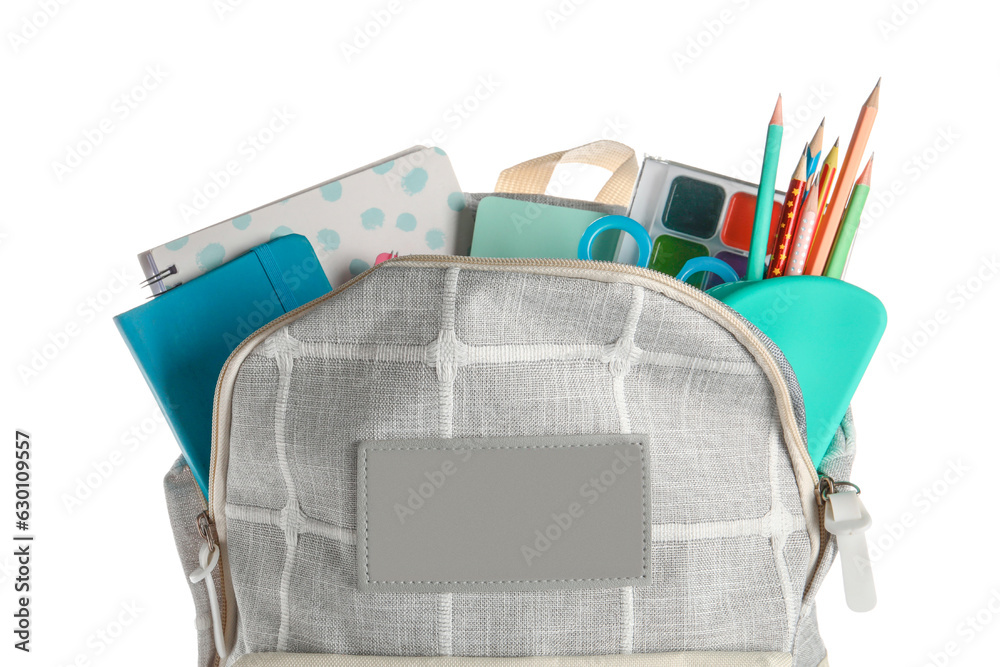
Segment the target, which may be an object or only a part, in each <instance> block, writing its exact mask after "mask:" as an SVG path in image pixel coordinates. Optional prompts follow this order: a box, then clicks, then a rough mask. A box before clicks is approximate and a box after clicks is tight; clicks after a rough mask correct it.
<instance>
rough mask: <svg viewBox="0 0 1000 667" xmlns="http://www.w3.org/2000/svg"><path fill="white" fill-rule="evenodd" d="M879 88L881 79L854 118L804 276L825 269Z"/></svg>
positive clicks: (810, 249)
mask: <svg viewBox="0 0 1000 667" xmlns="http://www.w3.org/2000/svg"><path fill="white" fill-rule="evenodd" d="M881 86H882V79H879V80H878V83H877V84H875V89H874V90H872V93H871V95H869V96H868V99H867V100H865V104H864V106H863V107H861V113H860V115H859V116H858V122H857V125H855V126H854V135H853V136H852V137H851V143H850V144H848V146H847V154H846V155H845V156H844V166H843V167H841V169H840V176H839V177H838V178H837V185H836V186H835V187H834V188H833V194H832V195H831V196H830V203H829V204H827V206H826V210H825V211H824V212H823V216H822V217H821V218H820V221H819V224H818V225H817V226H816V236H815V237H814V238H813V242H812V246H811V247H810V248H809V256H808V257H807V258H806V268H805V273H807V274H809V275H813V276H818V275H821V274H822V273H823V270H824V269H825V268H826V262H827V260H828V259H829V258H830V250H831V248H833V240H834V238H835V237H836V235H837V228H838V227H839V225H840V218H841V216H842V215H843V214H844V207H846V206H847V198H848V196H849V195H850V194H851V185H852V184H853V183H854V177H855V175H857V173H858V167H860V166H861V156H862V154H863V153H864V152H865V147H866V146H867V145H868V137H869V136H870V135H871V132H872V125H874V124H875V116H876V115H877V114H878V96H879V89H880V88H881Z"/></svg>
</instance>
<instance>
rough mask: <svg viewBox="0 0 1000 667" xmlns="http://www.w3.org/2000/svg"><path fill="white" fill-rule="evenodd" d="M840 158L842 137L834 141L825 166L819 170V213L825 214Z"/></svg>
mask: <svg viewBox="0 0 1000 667" xmlns="http://www.w3.org/2000/svg"><path fill="white" fill-rule="evenodd" d="M839 159H840V137H837V140H836V141H835V142H833V148H831V149H830V152H829V153H827V154H826V160H824V161H823V168H822V169H820V170H819V200H818V201H817V202H816V206H817V208H816V210H817V211H819V215H820V216H822V215H823V209H825V208H826V200H827V199H828V198H829V196H830V189H831V188H832V187H833V177H834V176H836V175H837V160H839Z"/></svg>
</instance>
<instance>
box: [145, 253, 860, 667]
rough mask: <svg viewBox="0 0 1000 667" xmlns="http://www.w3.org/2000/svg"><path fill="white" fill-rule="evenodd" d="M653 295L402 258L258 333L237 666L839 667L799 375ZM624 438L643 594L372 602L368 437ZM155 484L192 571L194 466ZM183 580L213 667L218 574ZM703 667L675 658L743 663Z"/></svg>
mask: <svg viewBox="0 0 1000 667" xmlns="http://www.w3.org/2000/svg"><path fill="white" fill-rule="evenodd" d="M648 282H649V281H647V280H645V279H643V280H638V279H635V280H633V279H630V278H628V277H622V276H618V275H614V274H602V273H601V272H600V271H596V270H595V271H592V272H583V273H581V272H579V271H574V270H570V269H565V270H564V269H563V268H560V267H548V268H538V267H531V268H524V269H522V268H517V267H514V268H511V267H489V266H484V265H477V264H470V265H468V266H466V265H463V264H462V263H457V264H449V263H448V262H446V261H445V262H431V261H428V262H425V263H421V262H414V263H410V264H407V263H403V262H392V263H389V264H387V265H385V266H380V267H377V268H376V269H374V270H373V271H371V272H370V273H369V274H367V275H365V276H364V277H362V278H361V279H360V280H358V281H356V282H354V283H352V284H349V285H348V286H347V287H346V288H345V289H343V290H342V291H336V292H335V293H334V294H333V295H332V296H330V297H329V298H323V299H320V300H318V301H317V302H315V303H314V304H312V305H311V306H309V307H307V308H306V309H305V310H304V311H303V312H302V313H301V314H299V315H297V316H296V317H294V318H292V320H290V323H288V324H284V325H280V326H277V327H276V328H275V329H274V330H273V331H271V332H269V333H268V334H267V335H266V336H264V337H262V338H261V339H260V340H259V341H256V342H255V344H254V345H253V348H252V350H251V351H250V352H249V353H248V354H247V355H246V356H245V358H242V359H241V360H240V363H239V365H238V368H236V369H234V370H233V371H232V377H231V381H232V383H233V385H232V404H231V406H229V409H230V410H231V418H230V421H229V428H228V429H227V433H226V436H227V455H226V457H225V460H226V469H225V471H224V473H222V476H221V477H218V478H217V482H218V480H220V479H221V480H224V484H225V487H224V488H225V497H224V504H223V505H220V506H219V507H217V508H216V509H217V519H216V521H217V523H218V522H219V520H220V517H219V516H218V511H219V510H221V511H222V512H223V516H222V517H221V519H222V521H224V524H225V525H224V530H223V531H221V532H220V534H222V535H224V539H225V544H224V545H223V546H224V551H223V554H224V557H225V562H226V564H227V567H226V576H227V581H226V582H225V585H223V584H222V583H221V582H220V583H219V587H218V590H219V593H220V595H223V594H225V592H226V590H229V591H230V592H231V597H232V598H234V599H230V600H229V604H230V605H232V606H233V607H234V608H235V609H237V610H238V612H237V613H235V614H234V615H233V616H234V617H235V620H234V622H235V623H236V628H235V642H234V645H233V646H231V647H230V656H229V659H228V661H227V664H230V665H232V664H236V663H237V662H239V664H247V665H250V664H258V663H255V662H253V660H258V658H256V657H253V656H257V655H258V654H273V653H286V654H296V653H298V654H318V655H327V656H331V657H330V659H329V660H330V661H328V662H316V663H315V664H317V665H320V664H331V665H332V664H338V665H339V664H345V665H346V664H354V663H350V662H337V661H336V660H337V659H340V658H336V659H335V658H334V656H361V655H368V656H477V657H481V658H496V659H498V661H497V662H496V663H495V664H497V665H503V664H506V663H504V662H503V661H502V660H501V659H506V658H511V659H513V658H516V657H523V656H570V657H572V656H581V657H582V656H609V655H618V656H629V655H632V656H636V657H637V658H638V657H640V656H642V655H644V654H657V653H662V654H675V653H676V654H686V653H690V654H691V655H692V656H694V655H695V654H697V653H699V652H711V653H713V654H718V655H722V654H724V653H726V652H732V653H733V654H736V653H751V654H752V653H760V654H775V655H777V654H782V655H788V656H789V658H788V662H787V664H791V665H794V666H795V667H816V666H817V665H821V664H825V660H826V649H825V647H824V644H823V641H822V639H821V637H820V635H819V631H818V623H817V618H816V608H815V596H816V592H817V589H818V587H819V584H820V583H821V582H822V579H823V577H824V575H825V573H826V571H827V570H828V569H829V568H830V566H831V564H832V561H833V558H834V555H835V552H836V549H835V538H833V536H828V537H829V542H830V544H829V547H828V548H825V550H823V552H822V553H820V550H819V546H818V545H819V541H818V536H819V535H820V531H821V530H822V529H821V527H820V526H819V524H818V521H817V520H816V518H815V517H816V511H815V507H812V508H811V509H810V507H809V505H808V503H809V502H813V503H815V501H810V500H809V496H810V494H811V493H812V491H813V489H811V488H807V487H808V486H810V485H811V482H808V481H807V480H805V478H804V476H803V474H802V472H801V470H802V462H801V460H799V459H797V458H796V456H798V455H797V454H795V452H794V447H792V446H791V445H790V442H791V440H793V439H795V436H793V435H792V434H791V432H790V429H794V430H795V431H796V432H797V434H798V436H797V437H799V438H801V439H802V440H803V441H804V438H805V415H804V408H803V405H802V398H801V394H800V392H799V390H798V386H797V383H796V382H795V378H794V374H793V373H792V371H791V368H790V367H789V366H788V364H787V362H785V360H784V358H783V357H782V356H781V353H780V351H779V350H777V348H776V347H775V346H774V345H773V344H772V343H771V342H770V341H769V340H768V339H766V337H764V336H763V335H762V334H760V333H759V332H758V331H756V330H754V328H753V327H752V325H749V324H748V323H747V322H745V321H740V322H738V324H733V323H732V321H733V320H736V319H741V318H738V316H735V313H733V312H732V311H728V309H725V307H724V306H719V307H715V308H712V307H707V306H702V305H699V304H697V303H694V302H693V301H692V298H690V297H688V296H686V294H687V293H686V292H684V290H678V289H677V288H676V287H671V286H669V285H668V286H667V287H665V288H664V289H662V290H657V289H653V288H651V287H650V286H649V285H648V284H647V283H648ZM674 282H676V281H674ZM734 316H735V317H734ZM736 329H739V331H736ZM747 331H749V332H750V336H751V337H756V339H757V340H756V341H752V340H749V339H748V338H747V334H746V333H745V332H747ZM740 332H743V333H740ZM748 341H749V342H748ZM762 359H772V360H773V361H774V363H775V368H777V371H775V370H774V369H770V370H769V369H768V367H767V366H766V364H764V363H763V361H762ZM225 377H226V373H225V372H224V375H223V381H225ZM776 386H780V387H783V389H782V390H781V391H778V390H777V389H776ZM782 401H788V402H790V405H791V408H790V410H791V412H792V414H793V417H792V418H791V425H789V418H788V417H787V414H786V413H783V412H782V408H781V407H780V404H782ZM782 415H785V416H784V417H783V416H782ZM618 433H643V434H648V436H649V438H650V453H649V457H650V469H651V471H650V475H651V482H650V488H651V521H652V524H653V525H652V533H651V534H652V538H651V545H650V548H651V555H650V562H651V568H652V577H651V581H650V582H649V583H648V584H646V585H642V586H624V587H616V588H597V587H595V588H584V589H566V590H547V591H528V592H523V591H522V592H517V591H507V592H460V591H456V592H443V593H406V592H362V591H359V589H358V585H357V554H356V540H357V531H358V526H357V443H358V442H360V441H363V440H386V439H393V440H395V439H400V438H414V439H416V438H442V439H447V438H459V437H462V438H482V437H514V436H553V435H578V434H584V435H590V434H618ZM854 448H855V435H854V429H853V422H852V420H851V416H850V413H848V416H847V417H846V418H845V420H844V423H843V424H842V425H841V428H840V430H839V431H838V433H837V436H836V439H835V441H834V443H833V446H832V447H831V449H830V452H829V454H828V455H827V457H826V459H825V460H824V461H823V464H822V466H821V470H822V471H823V472H824V473H825V474H827V475H829V476H831V477H833V478H835V479H848V478H849V473H850V467H851V462H852V460H853V456H854ZM810 465H811V464H810ZM218 483H221V482H218ZM165 486H166V492H167V500H168V507H169V509H170V516H171V522H172V524H173V527H174V532H175V537H176V538H177V544H178V551H179V553H180V557H181V561H182V565H183V566H184V568H185V572H189V571H191V570H192V569H194V568H195V567H196V566H197V554H198V549H199V547H200V545H201V539H200V537H199V536H198V533H197V530H196V528H195V517H196V516H197V514H198V513H200V512H201V511H202V510H203V509H204V507H205V503H204V499H203V498H202V497H201V495H200V492H199V491H198V489H197V487H196V485H195V484H194V482H193V479H191V478H190V472H189V471H186V470H185V468H184V466H183V464H182V462H180V461H179V462H178V464H177V465H175V467H174V468H173V469H172V470H171V471H170V473H169V474H168V475H167V479H166V483H165ZM191 590H192V595H193V597H194V601H195V606H196V610H197V614H196V619H197V620H196V625H197V628H198V645H199V664H200V665H208V664H212V662H213V660H214V658H215V654H214V648H213V645H212V640H211V632H212V630H211V627H208V626H210V623H209V624H207V625H206V622H205V619H206V618H210V614H209V612H208V602H207V596H206V594H205V589H204V585H203V584H200V583H199V584H196V585H192V588H191ZM244 656H246V658H245V659H243V658H244ZM697 659H698V658H695V657H692V658H691V660H693V662H690V663H680V662H679V663H677V664H736V663H727V662H724V661H721V662H706V663H701V662H697ZM241 660H242V662H240V661H241ZM259 664H272V663H259ZM273 664H279V663H277V662H275V663H273ZM386 664H393V663H386ZM482 664H484V665H485V664H490V665H492V664H494V663H493V662H483V663H482ZM559 664H563V663H559ZM565 664H567V665H569V664H575V663H570V662H566V663H565ZM580 664H584V663H580ZM588 664H589V663H588ZM621 664H628V663H621ZM634 664H644V663H639V662H636V663H634ZM760 664H786V663H783V662H761V663H760Z"/></svg>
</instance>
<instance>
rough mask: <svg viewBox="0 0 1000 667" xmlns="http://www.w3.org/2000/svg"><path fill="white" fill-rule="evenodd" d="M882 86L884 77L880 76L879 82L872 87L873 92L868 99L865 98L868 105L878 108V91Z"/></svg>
mask: <svg viewBox="0 0 1000 667" xmlns="http://www.w3.org/2000/svg"><path fill="white" fill-rule="evenodd" d="M881 88H882V77H879V78H878V83H876V84H875V87H874V88H873V89H872V94H871V95H869V96H868V99H867V100H865V106H866V107H874V108H876V109H878V93H879V90H880V89H881Z"/></svg>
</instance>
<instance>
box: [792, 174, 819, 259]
mask: <svg viewBox="0 0 1000 667" xmlns="http://www.w3.org/2000/svg"><path fill="white" fill-rule="evenodd" d="M818 217H819V188H815V187H814V188H813V189H811V190H810V191H809V196H808V197H806V203H805V205H804V206H803V207H802V217H801V219H800V220H799V224H798V225H797V227H796V230H795V237H794V240H793V241H792V256H791V259H790V260H789V262H788V270H787V271H785V275H786V276H801V275H802V269H803V268H805V265H806V256H807V255H808V254H809V246H810V244H811V243H812V238H813V233H814V232H815V231H816V218H818Z"/></svg>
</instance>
